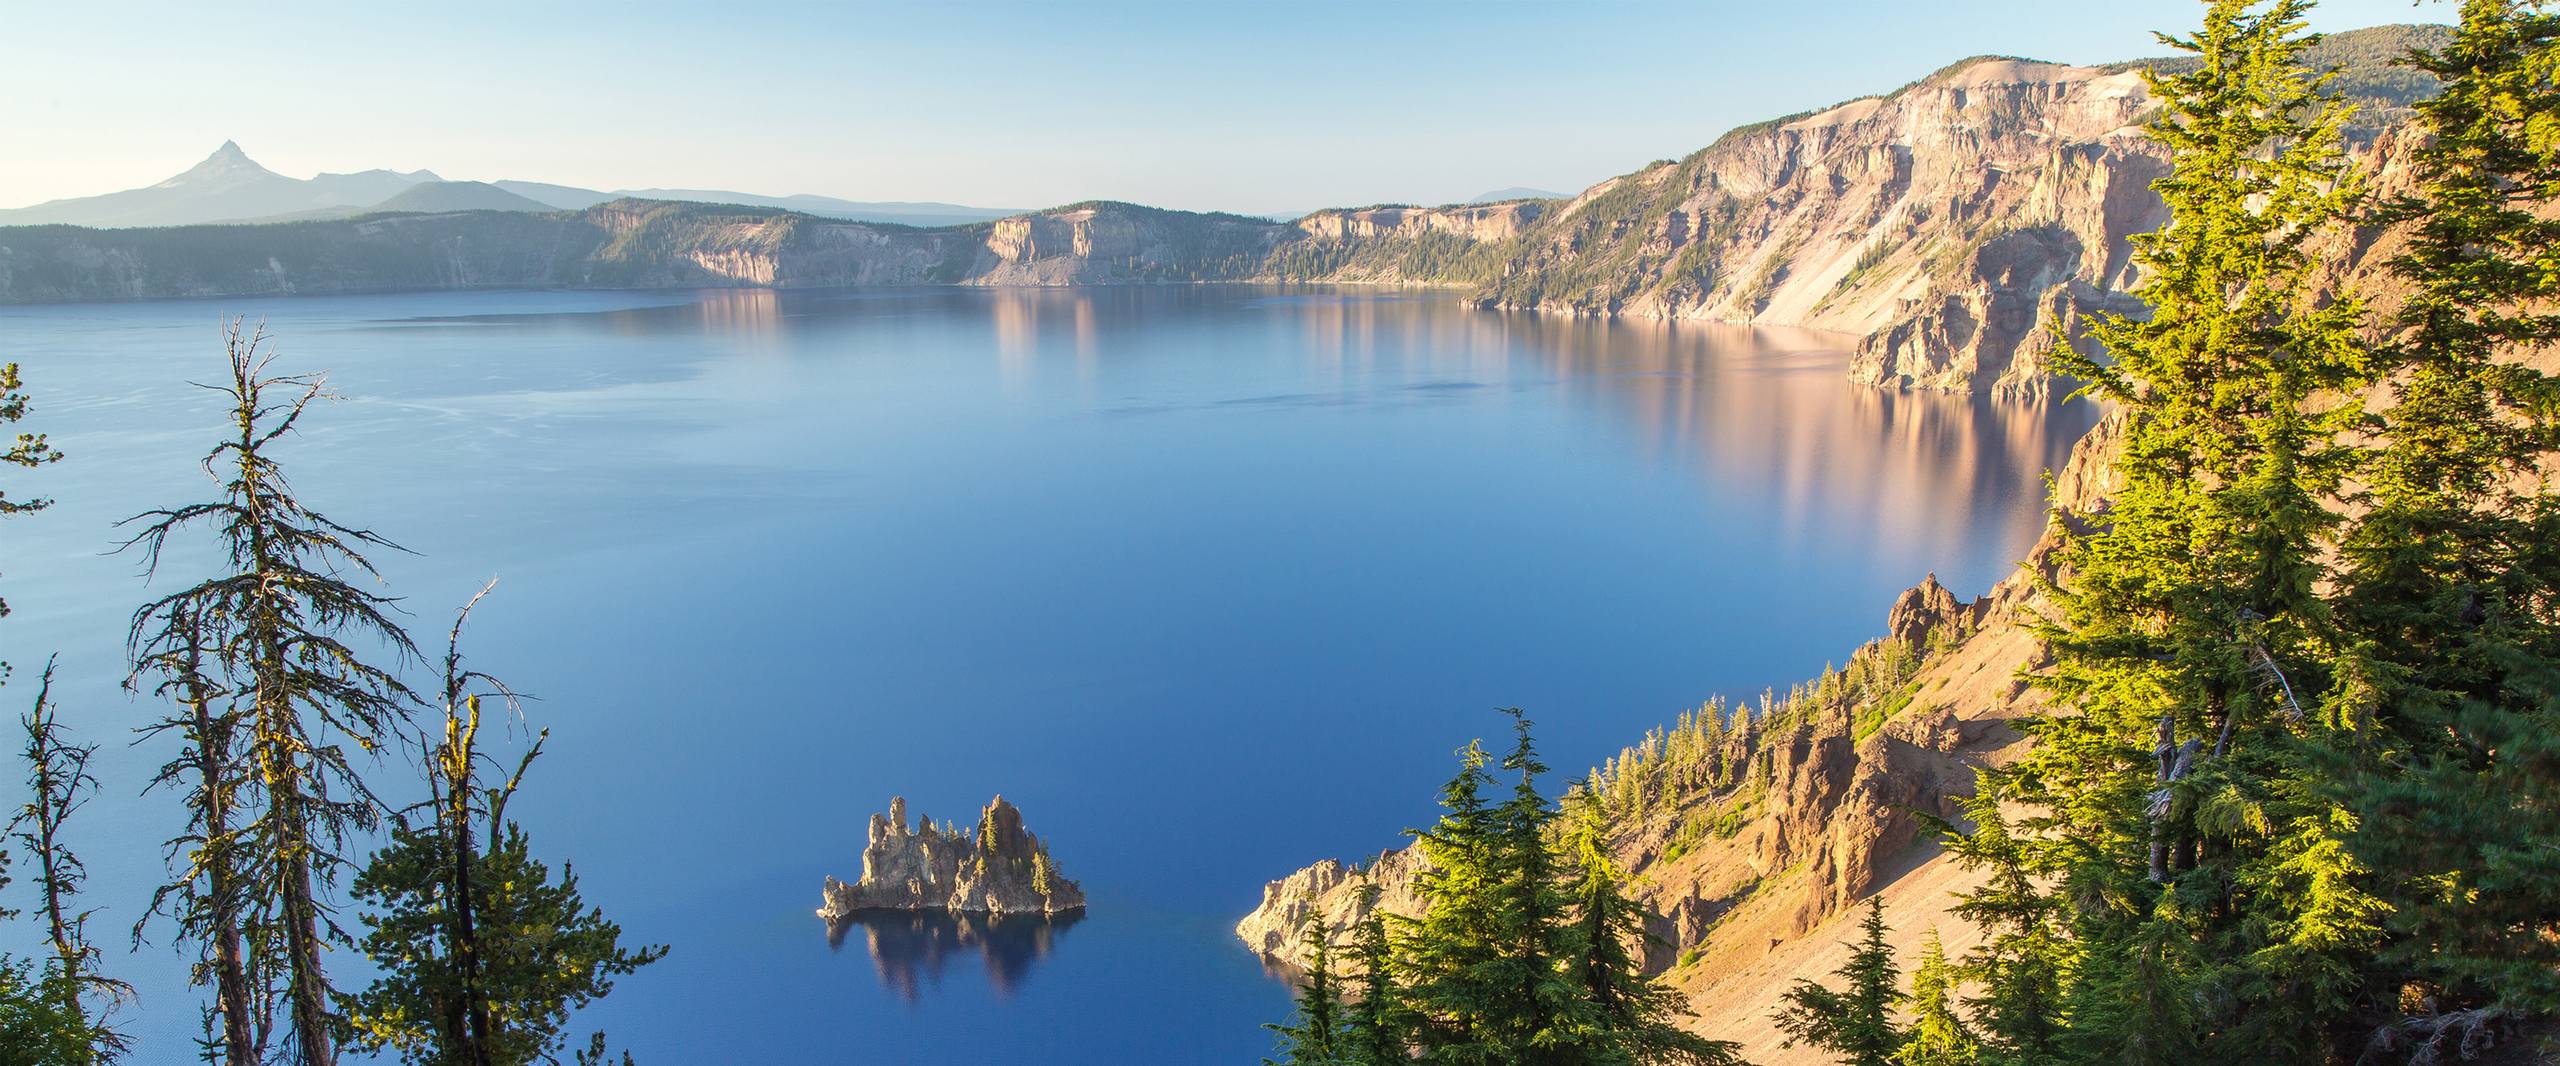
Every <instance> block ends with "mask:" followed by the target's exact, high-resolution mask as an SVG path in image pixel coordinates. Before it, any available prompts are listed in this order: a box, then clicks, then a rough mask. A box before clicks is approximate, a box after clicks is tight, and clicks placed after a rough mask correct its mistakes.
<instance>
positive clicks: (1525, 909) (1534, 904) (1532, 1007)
mask: <svg viewBox="0 0 2560 1066" xmlns="http://www.w3.org/2000/svg"><path fill="white" fill-rule="evenodd" d="M1502 713H1503V714H1504V715H1506V716H1508V717H1509V718H1510V719H1511V732H1512V749H1511V754H1509V755H1507V756H1504V757H1503V760H1502V768H1503V769H1504V770H1506V771H1509V772H1510V773H1511V775H1512V784H1511V798H1510V799H1509V800H1508V801H1505V802H1504V803H1503V804H1502V805H1501V806H1500V807H1499V808H1497V809H1496V812H1495V822H1496V826H1497V828H1496V831H1495V832H1496V835H1495V838H1494V840H1493V860H1494V861H1493V871H1492V872H1493V877H1494V880H1495V883H1496V886H1497V887H1496V893H1497V895H1498V899H1497V901H1496V905H1495V909H1494V914H1495V927H1496V929H1497V932H1496V934H1495V938H1496V943H1497V945H1499V946H1498V948H1497V951H1496V953H1495V954H1494V955H1493V956H1492V957H1490V958H1487V959H1485V960H1483V962H1482V965H1483V967H1484V968H1485V970H1486V972H1487V973H1488V974H1489V975H1490V979H1491V984H1492V988H1491V989H1490V991H1491V993H1492V995H1493V1003H1492V1004H1491V1009H1490V1010H1488V1011H1487V1012H1486V1015H1487V1017H1488V1019H1489V1020H1493V1021H1494V1022H1495V1025H1494V1028H1493V1030H1492V1035H1493V1038H1494V1040H1495V1042H1496V1043H1498V1044H1499V1045H1501V1046H1504V1047H1508V1048H1512V1049H1516V1050H1518V1051H1521V1052H1524V1053H1525V1054H1526V1057H1527V1058H1528V1059H1529V1060H1530V1061H1554V1060H1555V1059H1556V1057H1557V1056H1560V1055H1563V1054H1565V1051H1564V1046H1565V1045H1567V1044H1569V1043H1570V1042H1571V1037H1570V1035H1569V1033H1570V1031H1571V1030H1572V1029H1573V1028H1574V1023H1573V1015H1574V1014H1575V1013H1576V1012H1577V1011H1578V1010H1579V1008H1580V1007H1581V1006H1582V1003H1581V1001H1580V1000H1579V999H1578V998H1577V995H1576V993H1577V989H1576V987H1575V986H1574V983H1573V981H1572V980H1571V979H1570V977H1569V976H1568V975H1567V974H1566V972H1565V966H1564V964H1565V960H1566V959H1567V958H1569V957H1571V956H1572V955H1574V954H1576V953H1577V951H1576V948H1575V945H1574V944H1573V943H1572V940H1573V934H1574V932H1575V930H1574V928H1573V926H1572V925H1571V924H1569V923H1568V922H1567V921H1566V920H1565V917H1566V916H1565V905H1566V901H1565V896H1564V891H1563V884H1562V878H1561V873H1560V871H1559V870H1558V869H1557V864H1556V856H1555V853H1554V851H1553V849H1552V845H1551V844H1550V843H1549V841H1548V826H1549V823H1550V822H1552V821H1553V820H1554V816H1555V811H1554V808H1553V807H1551V806H1550V805H1549V804H1548V803H1547V799H1546V797H1545V796H1543V795H1541V794H1540V793H1539V791H1538V779H1539V776H1540V775H1542V774H1544V773H1546V772H1547V766H1546V764H1545V763H1543V762H1540V761H1539V760H1538V750H1537V744H1536V741H1535V739H1534V738H1533V737H1532V735H1531V732H1532V726H1533V723H1532V722H1530V720H1529V717H1528V715H1527V714H1526V713H1524V712H1523V711H1521V710H1520V709H1519V708H1517V707H1510V708H1505V709H1504V710H1503V711H1502Z"/></svg>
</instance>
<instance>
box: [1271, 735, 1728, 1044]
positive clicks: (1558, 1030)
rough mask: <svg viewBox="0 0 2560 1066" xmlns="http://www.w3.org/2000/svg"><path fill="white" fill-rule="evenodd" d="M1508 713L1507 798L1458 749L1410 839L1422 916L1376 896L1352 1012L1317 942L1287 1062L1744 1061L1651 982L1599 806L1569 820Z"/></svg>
mask: <svg viewBox="0 0 2560 1066" xmlns="http://www.w3.org/2000/svg"><path fill="white" fill-rule="evenodd" d="M1503 713H1505V714H1507V715H1509V716H1510V717H1511V720H1512V729H1513V735H1514V741H1513V745H1512V748H1511V751H1510V753H1509V754H1508V755H1506V756H1505V757H1503V759H1502V760H1501V762H1500V764H1499V765H1500V768H1501V769H1502V770H1504V771H1505V772H1507V773H1508V774H1509V775H1510V778H1511V781H1510V788H1509V789H1508V791H1509V795H1508V796H1507V797H1504V798H1502V799H1501V800H1500V802H1495V799H1494V795H1495V790H1496V789H1497V788H1498V787H1499V785H1498V783H1497V782H1496V780H1495V778H1494V775H1493V773H1492V771H1491V770H1490V769H1488V767H1491V766H1493V765H1494V763H1493V759H1492V757H1491V756H1490V755H1489V754H1488V753H1486V751H1485V750H1484V747H1483V745H1482V744H1481V743H1480V742H1477V743H1470V744H1468V745H1467V746H1466V747H1465V748H1463V749H1461V750H1460V751H1459V753H1458V773H1457V775H1456V776H1455V777H1453V778H1451V779H1450V781H1449V783H1448V784H1447V785H1446V786H1444V787H1443V788H1442V789H1441V793H1440V803H1441V809H1442V814H1441V817H1440V820H1439V821H1438V822H1436V823H1435V824H1433V825H1432V826H1431V828H1429V829H1419V830H1413V831H1412V833H1413V836H1414V838H1415V840H1416V842H1417V844H1418V846H1419V847H1420V848H1421V849H1422V852H1423V855H1424V857H1425V859H1426V864H1425V866H1426V868H1425V871H1424V872H1423V873H1422V874H1421V875H1420V883H1419V885H1418V887H1419V890H1420V894H1421V897H1422V901H1423V907H1422V911H1421V913H1420V914H1419V915H1415V916H1410V917H1407V916H1392V915H1384V914H1382V913H1381V912H1380V911H1379V910H1378V909H1377V893H1376V889H1375V888H1374V886H1372V887H1371V888H1370V889H1368V890H1367V894H1366V903H1367V906H1366V907H1365V908H1364V910H1365V911H1366V914H1365V917H1364V918H1363V919H1362V920H1361V921H1360V923H1359V924H1358V925H1357V926H1356V927H1355V930H1354V945H1355V947H1354V950H1355V953H1356V955H1357V957H1358V960H1359V963H1360V968H1361V973H1360V976H1359V979H1358V989H1357V991H1356V992H1355V993H1354V994H1353V995H1352V996H1351V998H1350V999H1349V1000H1347V1001H1345V1002H1343V1003H1341V1004H1335V1003H1333V1002H1331V1001H1332V999H1333V997H1334V996H1335V995H1337V994H1338V993H1336V992H1335V991H1334V985H1335V981H1336V978H1335V975H1334V974H1333V973H1332V971H1331V966H1332V956H1331V954H1330V949H1329V942H1328V939H1327V938H1328V936H1329V934H1328V933H1327V932H1326V931H1324V930H1321V929H1314V930H1310V931H1309V932H1308V933H1307V934H1306V935H1307V936H1308V937H1309V945H1310V949H1311V951H1310V958H1311V960H1312V963H1313V972H1312V973H1310V974H1309V975H1308V980H1307V983H1306V985H1305V986H1304V987H1303V988H1302V990H1301V993H1300V996H1299V1006H1298V1010H1297V1014H1296V1017H1295V1018H1294V1019H1293V1020H1292V1021H1291V1022H1290V1023H1289V1024H1287V1025H1281V1026H1273V1027H1272V1028H1273V1029H1274V1030H1275V1031H1276V1032H1278V1033H1279V1034H1280V1036H1281V1057H1280V1058H1279V1059H1278V1060H1276V1061H1278V1062H1284V1063H1295V1064H1302V1066H1311V1064H1317V1063H1326V1064H1333V1063H1341V1064H1354V1063H1357V1064H1364V1066H1368V1064H1382V1063H1389V1062H1395V1063H1402V1062H1409V1061H1414V1060H1416V1059H1419V1060H1421V1061H1426V1062H1445V1063H1484V1064H1506V1066H1509V1064H1538V1066H1579V1064H1602V1063H1609V1064H1629V1066H1632V1064H1639V1063H1644V1064H1652V1063H1668V1064H1681V1066H1726V1064H1734V1063H1739V1062H1740V1061H1741V1060H1740V1059H1739V1058H1737V1057H1736V1056H1735V1055H1734V1054H1733V1049H1732V1046H1731V1045H1730V1044H1725V1043H1722V1042H1718V1041H1712V1040H1707V1039H1705V1038H1702V1037H1699V1036H1697V1035H1695V1034H1693V1033H1690V1032H1687V1031H1685V1030H1683V1029H1681V1028H1680V1026H1679V1024H1678V1021H1679V1019H1680V1018H1681V1017H1682V1016H1683V1015H1684V1014H1686V1013H1687V1011H1686V1008H1685V1007H1684V1006H1683V1004H1682V1003H1681V1000H1680V997H1679V996H1678V994H1677V993H1674V992H1672V991H1670V990H1669V989H1665V988H1663V987H1661V986H1659V985H1657V984H1655V983H1654V982H1653V981H1652V980H1651V979H1650V978H1649V977H1647V976H1646V975H1645V973H1644V970H1643V967H1642V964H1641V960H1640V958H1639V956H1638V954H1637V952H1636V951H1634V950H1633V948H1634V946H1635V945H1637V944H1639V943H1641V939H1642V937H1643V936H1644V935H1645V934H1644V930H1643V915H1642V912H1641V911H1640V910H1639V909H1638V908H1637V907H1636V906H1635V905H1634V904H1633V903H1632V902H1630V901H1629V900H1627V899H1626V898H1625V896H1624V895H1623V894H1621V892H1620V889H1619V885H1620V883H1621V880H1622V878H1621V875H1620V874H1619V873H1618V871H1617V869H1616V867H1615V865H1614V864H1613V863H1612V861H1611V860H1610V858H1609V856H1608V854H1607V852H1606V850H1605V849H1604V847H1603V843H1602V840H1601V837H1600V835H1599V823H1598V820H1597V817H1596V815H1595V814H1593V813H1591V812H1592V809H1593V807H1594V806H1595V805H1594V804H1593V803H1592V802H1591V801H1590V800H1589V799H1588V798H1587V797H1583V796H1580V795H1579V794H1577V795H1576V797H1575V798H1574V800H1573V801H1572V802H1571V803H1569V804H1568V806H1569V807H1571V808H1572V809H1574V810H1575V811H1576V812H1578V813H1576V814H1574V815H1572V816H1568V815H1567V813H1566V809H1565V808H1560V807H1559V806H1558V805H1556V804H1554V803H1551V802H1549V801H1548V800H1547V799H1546V798H1545V797H1544V795H1543V794H1542V793H1541V792H1540V791H1539V778H1540V775H1541V774H1543V773H1545V772H1546V769H1547V768H1546V766H1545V765H1544V764H1543V763H1541V762H1540V761H1539V760H1538V754H1537V747H1536V744H1535V742H1534V740H1533V738H1532V732H1531V723H1530V721H1529V719H1528V717H1527V716H1526V715H1524V714H1522V713H1521V712H1520V711H1518V710H1517V709H1513V710H1507V711H1505V712H1503Z"/></svg>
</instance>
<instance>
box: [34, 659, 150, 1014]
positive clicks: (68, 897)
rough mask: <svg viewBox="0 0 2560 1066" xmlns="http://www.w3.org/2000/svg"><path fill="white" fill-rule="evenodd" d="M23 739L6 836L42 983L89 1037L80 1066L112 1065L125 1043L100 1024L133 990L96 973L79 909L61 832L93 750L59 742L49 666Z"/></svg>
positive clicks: (95, 956)
mask: <svg viewBox="0 0 2560 1066" xmlns="http://www.w3.org/2000/svg"><path fill="white" fill-rule="evenodd" d="M19 726H20V728H21V729H22V730H23V731H24V732H25V734H26V738H27V741H26V745H27V746H26V748H25V749H24V750H23V754H24V757H25V759H26V765H27V793H28V799H27V802H26V803H25V805H23V806H21V807H20V808H19V810H18V813H17V815H16V816H15V817H13V818H11V819H10V821H9V837H10V839H11V840H13V841H15V842H16V843H17V845H18V846H19V848H20V849H22V850H23V852H24V853H25V854H26V855H27V856H28V857H30V858H31V859H33V860H34V865H35V870H34V873H35V885H36V899H37V906H38V911H39V914H40V916H41V917H42V918H43V920H44V925H45V934H46V940H47V942H48V943H49V944H50V946H51V947H52V949H53V956H54V957H53V960H52V962H51V964H50V968H49V972H48V975H47V976H48V978H49V980H50V981H51V982H52V983H53V984H54V985H55V986H56V987H57V988H58V990H59V991H60V993H61V994H62V995H63V996H64V997H65V1001H64V1003H63V1009H64V1010H65V1011H66V1012H67V1013H69V1014H70V1015H71V1016H73V1017H75V1018H78V1019H79V1023H80V1025H81V1026H82V1028H84V1029H85V1030H87V1032H88V1033H89V1040H88V1043H89V1047H90V1050H89V1053H88V1054H87V1056H86V1057H84V1058H82V1059H81V1060H80V1061H81V1062H92V1063H94V1062H113V1061H115V1060H116V1059H118V1058H121V1057H123V1055H124V1054H125V1052H126V1051H127V1050H129V1048H130V1046H131V1041H130V1040H128V1039H127V1038H126V1037H125V1035H124V1034H122V1033H119V1032H117V1031H116V1030H115V1028H114V1027H112V1026H110V1025H109V1024H107V1020H106V1016H107V1015H108V1014H110V1013H112V1012H113V1011H114V1010H115V1009H116V1008H117V1007H119V1006H121V1005H123V1004H124V1003H126V1002H128V1001H130V1000H131V999H132V998H133V986H131V985H128V984H126V983H124V982H123V981H120V980H117V979H115V978H113V977H109V976H107V975H106V974H104V973H101V972H100V971H99V969H98V964H99V956H100V953H99V951H98V947H97V945H95V944H93V943H91V942H90V941H89V933H88V927H89V917H90V915H91V914H92V913H93V912H91V911H87V910H82V909H80V905H79V897H80V892H81V888H82V886H83V885H84V884H86V883H87V881H88V879H89V871H88V867H86V866H85V865H83V864H82V863H81V862H80V857H79V856H78V855H76V854H73V853H72V851H71V847H70V844H69V842H68V841H67V840H66V839H65V838H64V836H63V826H64V824H65V823H67V822H68V821H70V819H71V817H72V815H74V814H77V813H79V811H80V808H82V807H84V806H87V805H88V802H89V799H90V797H91V796H92V795H94V794H95V793H96V792H97V789H98V779H97V778H96V777H94V776H92V775H91V774H90V773H89V760H90V757H91V756H93V755H95V754H96V753H97V748H96V747H95V746H93V745H84V744H78V743H74V742H72V741H71V740H69V739H68V738H67V737H65V736H64V733H63V729H62V720H61V718H60V717H59V715H58V713H57V708H56V707H55V706H54V704H53V663H52V662H50V661H48V662H46V663H45V667H44V673H43V675H42V676H41V677H39V678H38V679H37V681H36V698H35V705H34V707H33V708H32V709H30V710H29V711H28V712H27V713H26V715H25V716H24V717H22V718H20V719H19Z"/></svg>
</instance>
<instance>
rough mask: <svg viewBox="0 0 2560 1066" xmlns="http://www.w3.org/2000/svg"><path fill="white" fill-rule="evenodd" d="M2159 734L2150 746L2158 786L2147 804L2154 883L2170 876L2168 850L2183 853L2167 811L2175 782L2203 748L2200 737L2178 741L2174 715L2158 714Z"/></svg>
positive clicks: (2171, 806)
mask: <svg viewBox="0 0 2560 1066" xmlns="http://www.w3.org/2000/svg"><path fill="white" fill-rule="evenodd" d="M2159 738H2160V739H2159V743H2158V744H2156V745H2154V746H2153V747H2152V749H2151V754H2152V757H2154V758H2156V759H2158V760H2159V761H2160V772H2159V777H2158V781H2159V783H2160V787H2158V788H2155V789H2153V790H2151V808H2150V817H2151V880H2152V882H2153V883H2155V884H2158V883H2164V882H2166V881H2168V880H2169V859H2170V855H2171V853H2172V852H2173V851H2177V852H2180V853H2181V854H2183V853H2184V850H2185V849H2184V844H2185V842H2184V841H2183V840H2182V837H2183V834H2180V833H2179V832H2178V831H2177V827H2176V826H2175V825H2174V824H2173V823H2172V820H2171V818H2170V815H2171V814H2172V813H2174V812H2175V810H2176V808H2177V790H2176V786H2177V783H2178V782H2179V781H2181V780H2183V779H2185V777H2186V776H2187V774H2188V773H2190V772H2192V771H2193V770H2194V769H2195V764H2196V753H2197V752H2199V751H2202V750H2203V749H2204V742H2203V741H2201V740H2196V739H2192V738H2190V739H2189V740H2188V741H2187V742H2186V743H2184V744H2180V743H2178V720H2177V718H2176V717H2175V716H2174V715H2168V714H2164V715H2161V716H2160V732H2159Z"/></svg>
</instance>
